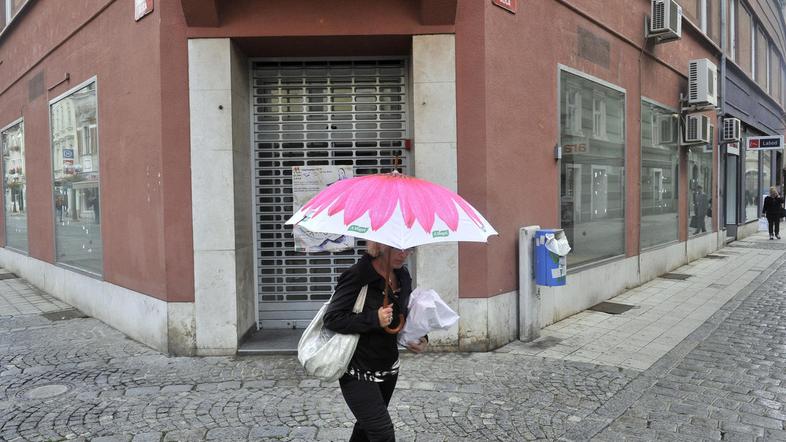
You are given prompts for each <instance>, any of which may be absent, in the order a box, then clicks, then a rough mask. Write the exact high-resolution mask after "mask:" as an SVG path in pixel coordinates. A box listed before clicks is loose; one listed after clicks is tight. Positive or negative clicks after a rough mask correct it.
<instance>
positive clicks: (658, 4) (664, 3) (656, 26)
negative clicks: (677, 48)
mask: <svg viewBox="0 0 786 442" xmlns="http://www.w3.org/2000/svg"><path fill="white" fill-rule="evenodd" d="M651 8H652V16H651V17H650V22H649V29H648V30H647V31H648V36H649V37H654V38H657V39H658V41H659V42H666V41H671V40H676V39H678V38H680V37H681V36H682V6H680V5H678V4H677V1H676V0H652V5H651Z"/></svg>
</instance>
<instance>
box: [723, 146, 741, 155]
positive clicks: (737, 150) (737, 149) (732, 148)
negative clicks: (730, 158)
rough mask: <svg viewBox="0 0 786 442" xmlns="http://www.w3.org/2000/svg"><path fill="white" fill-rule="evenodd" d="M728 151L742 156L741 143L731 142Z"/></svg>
mask: <svg viewBox="0 0 786 442" xmlns="http://www.w3.org/2000/svg"><path fill="white" fill-rule="evenodd" d="M726 153H727V154H729V155H737V156H740V143H729V144H727V145H726Z"/></svg>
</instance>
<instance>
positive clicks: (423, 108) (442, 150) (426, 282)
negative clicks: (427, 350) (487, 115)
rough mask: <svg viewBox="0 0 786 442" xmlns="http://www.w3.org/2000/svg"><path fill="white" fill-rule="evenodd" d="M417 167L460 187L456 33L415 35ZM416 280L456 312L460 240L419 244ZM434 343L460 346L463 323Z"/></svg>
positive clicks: (437, 334) (435, 336)
mask: <svg viewBox="0 0 786 442" xmlns="http://www.w3.org/2000/svg"><path fill="white" fill-rule="evenodd" d="M412 86H413V92H412V101H413V106H412V108H413V109H412V110H413V122H414V141H415V143H414V166H415V167H414V169H415V175H416V176H417V177H419V178H423V179H425V180H428V181H431V182H434V183H438V184H441V185H443V186H445V187H447V188H449V189H451V190H453V191H455V190H456V189H457V183H458V163H457V156H456V38H455V35H453V34H448V35H416V36H414V37H413V38H412ZM415 261H416V265H415V276H416V281H415V282H416V284H417V286H419V287H424V288H432V289H434V290H435V291H436V292H437V293H439V295H440V296H441V297H442V299H443V300H444V301H445V302H446V303H447V304H448V305H450V306H451V308H453V309H454V310H455V311H456V312H458V311H459V296H458V280H459V275H458V245H457V244H456V243H445V244H436V245H428V246H421V247H418V251H417V256H416V257H415ZM429 338H430V341H431V345H432V346H433V347H444V348H446V349H447V348H453V349H456V348H458V325H456V326H454V327H452V328H451V329H449V330H446V331H438V332H435V333H432V334H430V335H429Z"/></svg>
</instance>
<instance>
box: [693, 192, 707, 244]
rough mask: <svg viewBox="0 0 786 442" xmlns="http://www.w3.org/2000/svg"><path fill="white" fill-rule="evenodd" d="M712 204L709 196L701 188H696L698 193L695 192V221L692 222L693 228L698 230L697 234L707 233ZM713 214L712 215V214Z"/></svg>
mask: <svg viewBox="0 0 786 442" xmlns="http://www.w3.org/2000/svg"><path fill="white" fill-rule="evenodd" d="M709 207H710V202H709V200H708V199H707V194H706V193H704V189H702V187H701V186H696V191H695V192H693V219H692V220H691V227H693V228H694V229H696V232H694V233H695V234H698V233H702V232H706V231H707V222H706V220H705V217H706V216H707V213H708V209H709ZM710 214H711V213H710Z"/></svg>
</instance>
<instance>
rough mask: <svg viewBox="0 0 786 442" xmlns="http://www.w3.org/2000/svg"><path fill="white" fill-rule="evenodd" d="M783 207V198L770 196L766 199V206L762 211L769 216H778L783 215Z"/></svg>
mask: <svg viewBox="0 0 786 442" xmlns="http://www.w3.org/2000/svg"><path fill="white" fill-rule="evenodd" d="M781 205H783V199H782V198H779V197H775V198H773V197H771V196H768V197H766V198H764V206H763V207H762V209H761V210H762V212H764V214H765V215H767V216H777V215H780V214H781Z"/></svg>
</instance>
